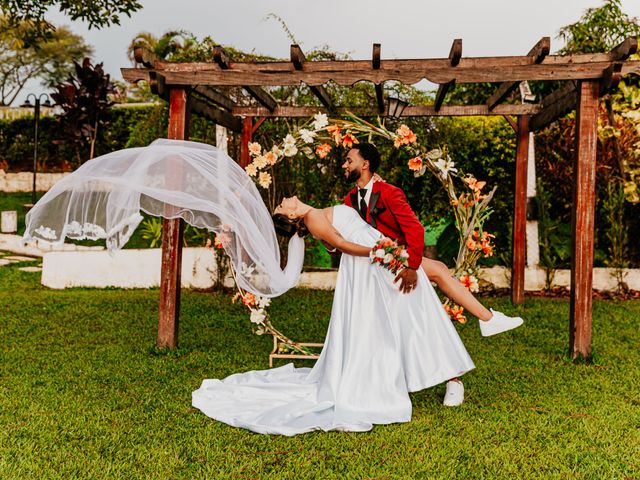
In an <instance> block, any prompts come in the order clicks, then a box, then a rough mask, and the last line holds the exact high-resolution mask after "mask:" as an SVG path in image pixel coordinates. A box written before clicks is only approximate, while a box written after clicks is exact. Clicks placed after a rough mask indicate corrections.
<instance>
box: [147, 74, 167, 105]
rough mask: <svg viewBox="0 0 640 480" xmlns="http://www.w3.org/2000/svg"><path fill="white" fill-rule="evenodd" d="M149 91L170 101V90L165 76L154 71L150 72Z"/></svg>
mask: <svg viewBox="0 0 640 480" xmlns="http://www.w3.org/2000/svg"><path fill="white" fill-rule="evenodd" d="M149 90H151V93H153V94H154V95H158V96H159V97H160V98H163V99H165V100H169V89H168V88H167V85H166V81H165V78H164V75H162V74H160V73H158V72H156V71H155V70H152V71H151V72H149Z"/></svg>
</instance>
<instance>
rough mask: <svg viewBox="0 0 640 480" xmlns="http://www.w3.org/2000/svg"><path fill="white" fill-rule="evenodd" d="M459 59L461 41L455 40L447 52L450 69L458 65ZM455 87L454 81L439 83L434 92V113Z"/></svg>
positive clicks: (459, 39) (460, 55)
mask: <svg viewBox="0 0 640 480" xmlns="http://www.w3.org/2000/svg"><path fill="white" fill-rule="evenodd" d="M460 57H462V39H461V38H456V39H455V40H454V41H453V45H451V50H450V51H449V60H450V61H451V66H452V67H455V66H456V65H458V64H459V63H460ZM455 85H456V81H455V80H451V81H450V82H447V83H441V84H440V85H439V86H438V91H437V92H436V100H435V102H434V108H435V110H436V112H437V111H438V110H440V107H441V106H442V102H444V98H445V97H446V96H447V93H448V92H449V90H450V89H452V88H453V87H455Z"/></svg>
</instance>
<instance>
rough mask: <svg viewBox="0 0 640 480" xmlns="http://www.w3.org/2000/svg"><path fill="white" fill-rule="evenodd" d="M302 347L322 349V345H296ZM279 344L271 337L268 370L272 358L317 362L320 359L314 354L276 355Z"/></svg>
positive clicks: (318, 355) (274, 337)
mask: <svg viewBox="0 0 640 480" xmlns="http://www.w3.org/2000/svg"><path fill="white" fill-rule="evenodd" d="M298 345H301V346H303V347H323V346H324V343H298ZM278 346H279V342H278V339H277V338H276V336H275V335H274V336H273V350H271V353H270V354H269V368H273V359H274V358H284V359H291V360H317V359H318V358H319V357H320V354H319V353H314V354H311V355H305V354H303V353H278Z"/></svg>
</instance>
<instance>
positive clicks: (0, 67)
mask: <svg viewBox="0 0 640 480" xmlns="http://www.w3.org/2000/svg"><path fill="white" fill-rule="evenodd" d="M5 20H6V19H5V18H4V17H2V18H0V24H2V23H3V22H4V21H5ZM23 28H24V25H18V26H16V27H14V28H6V29H0V105H2V106H5V105H11V104H12V103H13V102H14V100H15V99H16V97H17V96H18V95H19V94H20V92H21V91H22V89H23V88H24V86H25V84H26V83H27V82H28V81H29V80H32V79H36V78H39V79H41V81H42V85H43V86H45V87H47V88H50V87H52V86H54V85H55V84H57V83H59V82H61V81H62V80H64V78H65V77H67V76H68V75H69V74H70V73H71V72H72V71H73V65H72V62H73V61H75V60H80V59H82V58H83V57H86V56H88V55H91V53H92V48H91V47H90V46H89V45H87V44H86V43H85V41H84V39H83V38H82V37H80V36H79V35H76V34H74V33H72V32H71V30H69V29H68V28H67V27H59V28H57V29H56V30H55V31H53V32H52V33H51V35H50V36H49V37H47V38H46V39H43V40H42V41H41V42H39V43H38V45H37V47H36V46H25V45H23V44H22V42H20V41H19V39H20V35H21V31H22V29H23Z"/></svg>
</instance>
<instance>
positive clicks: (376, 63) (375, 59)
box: [371, 43, 385, 115]
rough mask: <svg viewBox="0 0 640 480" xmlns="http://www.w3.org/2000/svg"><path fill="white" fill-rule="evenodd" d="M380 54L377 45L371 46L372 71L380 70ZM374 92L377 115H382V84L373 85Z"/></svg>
mask: <svg viewBox="0 0 640 480" xmlns="http://www.w3.org/2000/svg"><path fill="white" fill-rule="evenodd" d="M380 54H381V46H380V44H379V43H374V44H373V53H372V56H371V68H372V69H373V70H379V69H380ZM375 90H376V104H377V106H378V113H379V114H380V115H382V114H383V113H384V110H385V107H384V87H383V86H382V83H376V84H375Z"/></svg>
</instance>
